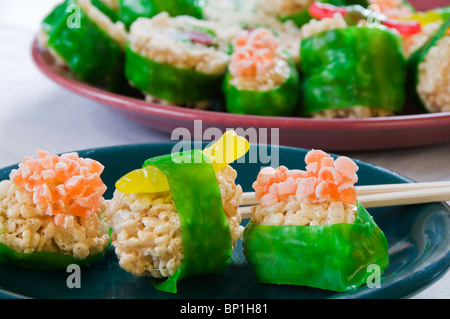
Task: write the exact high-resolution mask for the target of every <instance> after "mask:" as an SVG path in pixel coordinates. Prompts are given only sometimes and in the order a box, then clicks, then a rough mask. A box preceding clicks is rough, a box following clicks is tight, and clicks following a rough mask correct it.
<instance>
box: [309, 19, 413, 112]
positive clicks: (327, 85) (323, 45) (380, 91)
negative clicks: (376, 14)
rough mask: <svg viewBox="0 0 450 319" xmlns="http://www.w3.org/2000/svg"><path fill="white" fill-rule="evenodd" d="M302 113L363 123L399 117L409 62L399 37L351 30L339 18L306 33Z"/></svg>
mask: <svg viewBox="0 0 450 319" xmlns="http://www.w3.org/2000/svg"><path fill="white" fill-rule="evenodd" d="M301 32H302V41H301V45H300V61H301V75H302V113H303V115H304V116H311V117H317V118H363V117H378V116H391V115H395V114H397V113H400V112H401V111H402V109H403V107H404V102H405V75H404V74H405V71H406V59H405V56H404V51H403V43H402V39H401V37H400V36H399V35H398V32H397V31H395V30H391V29H388V28H387V27H385V26H382V25H379V26H376V27H368V26H365V25H363V24H357V25H348V24H347V22H346V20H345V19H344V17H343V15H342V14H341V13H334V15H333V16H331V17H325V18H323V19H321V20H312V21H311V22H309V23H308V24H305V25H304V26H303V27H302V29H301Z"/></svg>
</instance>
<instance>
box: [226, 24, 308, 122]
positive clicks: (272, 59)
mask: <svg viewBox="0 0 450 319" xmlns="http://www.w3.org/2000/svg"><path fill="white" fill-rule="evenodd" d="M233 49H234V51H233V54H232V55H231V62H230V64H229V66H228V73H227V75H226V77H225V81H224V85H223V88H224V92H225V99H226V108H227V110H228V111H229V112H231V113H238V114H253V115H269V116H288V115H294V114H295V113H296V112H297V109H298V101H299V98H298V96H299V92H300V85H299V83H300V81H299V75H298V72H297V69H296V67H295V64H294V61H293V60H292V58H291V57H290V56H289V54H288V53H287V52H286V51H285V50H282V49H281V48H280V47H279V44H278V41H277V39H276V38H275V36H274V35H273V33H272V32H271V31H270V30H268V29H264V28H257V29H254V30H246V31H243V32H241V33H239V34H238V36H237V37H236V39H235V41H234V46H233Z"/></svg>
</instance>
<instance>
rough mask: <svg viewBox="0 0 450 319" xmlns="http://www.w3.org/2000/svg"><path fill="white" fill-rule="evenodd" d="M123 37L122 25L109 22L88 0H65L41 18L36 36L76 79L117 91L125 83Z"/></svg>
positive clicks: (123, 28) (57, 61) (124, 36)
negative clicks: (40, 27)
mask: <svg viewBox="0 0 450 319" xmlns="http://www.w3.org/2000/svg"><path fill="white" fill-rule="evenodd" d="M126 37H127V35H126V32H125V26H124V24H123V23H122V22H120V21H117V22H113V21H112V20H111V19H110V18H109V17H108V16H107V15H105V14H104V13H103V12H102V11H101V10H100V9H99V8H97V7H96V6H94V5H93V3H92V1H91V0H67V1H64V2H63V3H62V4H60V5H58V6H57V7H56V8H55V9H54V10H53V11H52V12H51V13H50V14H49V15H48V16H47V17H46V18H45V19H44V21H43V23H42V29H41V32H40V34H39V37H38V38H39V42H40V44H41V45H42V46H44V47H45V48H47V49H48V51H49V52H50V54H51V55H52V56H53V57H54V59H55V61H56V63H57V64H59V65H61V66H64V67H67V68H68V69H70V70H71V71H72V72H73V73H74V74H75V75H76V77H77V78H79V79H81V80H83V81H86V82H88V83H90V84H95V85H100V86H104V87H105V88H106V89H108V90H119V89H120V88H121V86H123V84H126V82H125V80H124V79H125V78H124V60H125V51H124V49H125V43H126Z"/></svg>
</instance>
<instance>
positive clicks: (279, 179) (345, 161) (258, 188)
mask: <svg viewBox="0 0 450 319" xmlns="http://www.w3.org/2000/svg"><path fill="white" fill-rule="evenodd" d="M305 163H306V170H305V171H303V170H297V169H295V170H288V169H287V168H286V167H285V166H280V167H278V168H276V169H274V168H272V167H265V168H263V169H262V170H261V171H260V172H259V174H258V177H257V178H256V181H255V182H254V183H253V189H254V190H255V196H256V199H258V200H259V201H260V203H261V206H264V207H267V206H272V205H275V204H277V203H279V202H283V201H288V200H289V197H290V196H295V198H296V200H297V201H299V202H306V203H320V202H325V201H340V202H343V203H345V204H353V205H354V204H355V203H356V189H355V186H354V184H355V183H356V182H357V181H358V176H357V175H356V172H357V171H358V166H357V165H356V163H355V162H353V161H352V160H351V159H350V158H348V157H345V156H341V157H338V158H337V159H336V160H334V159H333V158H332V157H331V156H330V155H328V154H327V153H325V152H323V151H320V150H312V151H309V152H308V153H307V154H306V156H305Z"/></svg>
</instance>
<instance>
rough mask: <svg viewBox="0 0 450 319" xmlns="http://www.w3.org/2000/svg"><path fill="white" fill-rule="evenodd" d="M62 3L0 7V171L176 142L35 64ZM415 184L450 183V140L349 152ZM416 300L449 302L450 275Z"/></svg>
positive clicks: (26, 0)
mask: <svg viewBox="0 0 450 319" xmlns="http://www.w3.org/2000/svg"><path fill="white" fill-rule="evenodd" d="M55 3H56V2H55V0H39V1H33V0H21V1H2V2H0V12H1V13H2V14H1V19H2V20H0V90H1V94H0V101H1V102H0V137H1V138H0V167H4V166H7V165H11V164H15V163H17V162H20V161H22V160H23V158H24V157H25V156H34V155H35V153H34V152H35V150H36V149H38V148H41V149H45V150H47V151H49V152H51V153H62V152H67V151H74V150H81V149H87V148H95V147H102V146H112V145H122V144H133V143H151V142H166V141H170V138H169V136H167V135H165V134H162V133H160V132H157V131H154V130H152V129H150V128H148V127H145V126H141V125H139V124H136V123H135V122H132V121H130V120H129V119H127V118H125V117H122V116H121V115H119V114H117V113H116V112H113V111H111V110H110V109H109V108H108V107H106V106H103V105H101V104H99V103H97V102H94V101H91V100H88V99H86V98H83V97H80V96H78V95H75V94H74V93H71V92H69V91H67V90H65V89H63V88H61V87H59V86H58V85H56V84H55V83H53V82H52V81H50V80H49V79H47V78H46V77H45V76H44V75H43V74H41V73H40V71H39V70H38V69H37V68H36V67H35V66H34V64H33V61H32V59H31V54H30V52H31V43H32V39H33V37H34V36H35V34H36V32H37V30H38V28H39V24H40V21H41V20H42V18H43V17H44V16H45V15H46V14H47V13H48V12H49V11H50V10H51V8H52V7H53V6H54V4H55ZM346 155H348V156H351V157H353V158H357V159H361V160H364V161H366V162H369V163H372V164H375V165H379V166H382V167H385V168H387V169H390V170H393V171H395V172H398V173H400V174H403V175H405V176H407V177H409V178H412V179H413V180H416V181H439V180H450V143H447V144H443V145H437V146H428V147H420V148H412V149H401V150H394V151H377V152H355V153H348V154H346ZM413 298H450V272H448V273H447V274H445V275H444V276H443V277H441V278H440V279H439V280H438V281H437V282H435V283H434V284H433V285H431V286H430V287H428V288H427V289H425V290H423V291H422V292H420V293H419V294H417V295H416V296H414V297H413Z"/></svg>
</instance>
